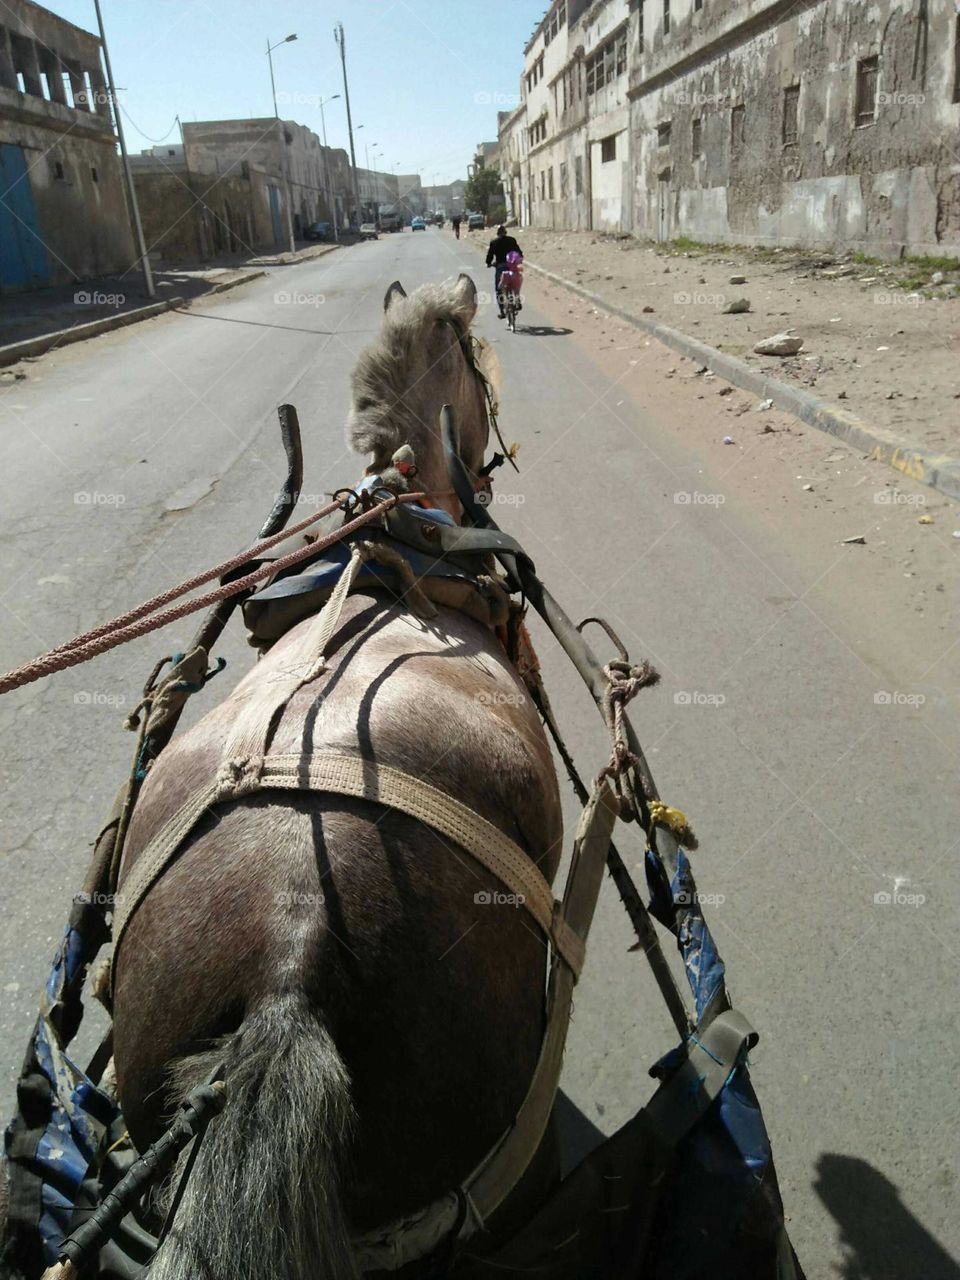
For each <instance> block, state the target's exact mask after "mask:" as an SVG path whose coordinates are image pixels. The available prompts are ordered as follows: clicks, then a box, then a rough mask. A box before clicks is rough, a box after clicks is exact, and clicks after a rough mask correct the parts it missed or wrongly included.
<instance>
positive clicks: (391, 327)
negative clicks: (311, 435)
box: [347, 280, 476, 461]
mask: <svg viewBox="0 0 960 1280" xmlns="http://www.w3.org/2000/svg"><path fill="white" fill-rule="evenodd" d="M475 312H476V303H475V295H474V294H473V292H472V286H471V291H470V292H469V293H467V292H466V291H465V290H464V288H463V287H462V286H461V285H460V283H459V281H456V280H446V281H444V282H443V283H442V284H424V285H421V286H420V287H419V288H418V289H415V290H414V291H413V293H411V294H410V295H409V296H406V297H403V296H401V295H399V294H397V295H396V296H395V297H394V298H393V300H392V301H391V303H390V305H389V306H388V308H387V310H386V311H385V312H384V316H383V324H382V326H381V330H380V334H379V337H378V338H377V340H376V342H374V343H373V344H372V345H371V346H369V347H367V349H366V350H365V351H364V352H363V353H362V354H361V356H360V358H359V360H358V361H357V364H356V367H355V368H354V371H353V376H352V380H351V385H352V391H353V403H352V407H351V410H350V416H349V419H348V421H347V443H348V444H349V445H350V447H351V448H352V449H355V450H356V452H357V453H361V454H373V456H374V458H375V459H376V460H378V461H383V460H385V459H387V458H389V457H391V455H392V454H393V453H394V452H395V451H396V450H397V449H398V448H399V447H400V446H401V445H404V444H409V445H411V446H412V447H413V450H414V453H415V454H418V455H419V454H420V453H421V451H424V452H426V451H428V450H429V448H430V446H431V444H432V443H433V442H434V441H435V440H436V433H437V425H436V422H435V421H425V420H424V418H423V416H422V414H421V413H419V412H418V409H417V405H418V403H422V400H423V398H424V397H425V395H426V394H427V387H426V386H425V385H420V384H422V383H425V380H426V378H427V376H428V374H429V373H431V372H433V373H434V374H435V375H436V376H438V377H439V376H442V374H443V372H444V371H445V372H446V373H447V376H449V373H450V368H449V367H448V366H446V365H445V360H446V355H447V353H449V352H451V351H453V352H457V355H458V359H460V356H459V352H458V350H457V334H458V333H469V327H470V324H471V322H472V320H473V317H474V314H475ZM444 322H446V324H447V325H448V326H452V327H447V328H446V330H445V331H444V330H443V329H441V328H440V326H441V325H442V324H444ZM424 365H426V372H424V371H423V370H424ZM418 370H419V372H418ZM458 376H462V377H468V376H472V374H471V373H470V370H469V367H468V366H467V364H466V362H465V361H462V360H461V366H460V368H459V370H458ZM450 398H452V397H450Z"/></svg>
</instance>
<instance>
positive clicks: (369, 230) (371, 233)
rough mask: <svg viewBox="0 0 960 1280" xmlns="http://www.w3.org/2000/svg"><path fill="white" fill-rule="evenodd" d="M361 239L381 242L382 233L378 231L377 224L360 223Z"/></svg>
mask: <svg viewBox="0 0 960 1280" xmlns="http://www.w3.org/2000/svg"><path fill="white" fill-rule="evenodd" d="M360 239H361V240H379V239H380V232H379V231H378V230H377V224H376V223H375V222H361V223H360Z"/></svg>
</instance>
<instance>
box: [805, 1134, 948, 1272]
mask: <svg viewBox="0 0 960 1280" xmlns="http://www.w3.org/2000/svg"><path fill="white" fill-rule="evenodd" d="M813 1187H814V1190H815V1191H816V1193H817V1195H818V1196H819V1197H820V1199H821V1200H822V1201H823V1203H824V1205H825V1206H826V1208H827V1210H828V1212H829V1213H830V1215H831V1217H833V1218H834V1219H835V1220H836V1222H837V1225H838V1226H839V1227H840V1232H841V1242H842V1244H843V1246H844V1249H845V1251H846V1256H845V1258H844V1263H843V1270H842V1271H841V1272H839V1274H840V1276H841V1278H842V1280H904V1278H905V1277H907V1276H916V1277H917V1280H920V1278H921V1277H922V1280H960V1266H958V1265H957V1263H956V1262H954V1261H953V1259H952V1258H951V1257H950V1256H949V1254H948V1253H947V1252H946V1251H945V1250H944V1249H943V1248H942V1247H941V1245H940V1244H939V1243H938V1242H937V1241H936V1240H935V1239H934V1238H933V1236H932V1235H931V1234H930V1233H929V1231H927V1229H926V1228H925V1227H924V1226H923V1224H922V1223H920V1222H918V1221H917V1219H916V1218H915V1217H914V1216H913V1214H912V1213H911V1212H910V1210H909V1209H908V1208H907V1207H906V1205H905V1204H904V1203H903V1201H902V1200H901V1199H900V1192H899V1189H898V1188H897V1187H896V1185H895V1184H894V1183H892V1182H891V1181H890V1180H889V1178H887V1177H885V1176H884V1175H883V1174H882V1173H880V1172H879V1171H878V1170H877V1169H874V1168H873V1167H872V1166H871V1165H869V1164H867V1162H866V1161H865V1160H858V1159H856V1158H855V1157H853V1156H841V1155H833V1154H830V1153H828V1154H826V1155H822V1156H821V1157H820V1159H819V1161H818V1162H817V1178H816V1181H815V1182H814V1184H813Z"/></svg>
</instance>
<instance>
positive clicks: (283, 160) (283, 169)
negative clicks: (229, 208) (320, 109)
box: [267, 35, 297, 253]
mask: <svg viewBox="0 0 960 1280" xmlns="http://www.w3.org/2000/svg"><path fill="white" fill-rule="evenodd" d="M296 38H297V37H296V35H290V36H284V38H283V39H282V40H278V41H277V43H276V44H271V43H270V41H269V40H267V62H269V63H270V91H271V93H272V94H273V118H274V120H275V121H276V133H277V145H278V146H279V148H280V176H281V177H282V178H283V185H284V189H285V191H286V197H287V198H286V205H287V235H288V236H289V238H290V252H291V253H296V251H297V242H296V240H295V239H294V235H293V192H292V191H291V189H290V179H289V178H288V177H287V141H286V137H285V136H284V130H283V128H282V126H281V123H280V112H279V111H278V110H277V85H276V81H275V80H274V78H273V51H274V49H279V48H280V46H281V45H282V44H289V43H290V41H291V40H296Z"/></svg>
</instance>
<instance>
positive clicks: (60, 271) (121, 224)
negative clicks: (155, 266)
mask: <svg viewBox="0 0 960 1280" xmlns="http://www.w3.org/2000/svg"><path fill="white" fill-rule="evenodd" d="M135 261H136V253H135V251H134V246H133V236H132V234H131V231H130V219H129V216H128V212H127V202H126V195H125V192H124V187H123V179H122V173H121V168H120V162H119V157H118V155H117V139H116V136H115V134H114V131H113V124H112V122H111V117H110V103H109V96H108V93H107V87H106V83H105V80H104V77H103V72H102V70H101V64H100V41H99V40H98V39H97V37H96V36H94V35H91V34H90V32H87V31H83V30H81V29H80V28H79V27H75V26H73V24H72V23H70V22H65V21H64V20H63V19H62V18H58V17H56V16H55V15H54V14H52V13H50V12H49V11H48V10H46V9H43V8H41V7H40V6H39V5H36V4H32V3H30V2H29V0H5V3H4V4H3V5H0V291H9V290H15V289H29V288H36V287H41V286H43V285H48V284H51V285H52V284H63V283H68V282H70V281H73V280H83V279H87V278H89V277H91V276H96V275H107V274H114V273H121V272H124V271H126V270H128V269H129V268H130V267H131V266H132V265H133V264H134V263H135Z"/></svg>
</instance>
